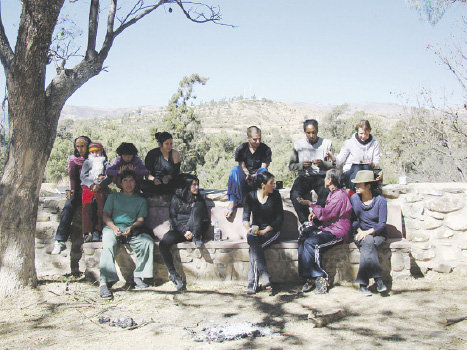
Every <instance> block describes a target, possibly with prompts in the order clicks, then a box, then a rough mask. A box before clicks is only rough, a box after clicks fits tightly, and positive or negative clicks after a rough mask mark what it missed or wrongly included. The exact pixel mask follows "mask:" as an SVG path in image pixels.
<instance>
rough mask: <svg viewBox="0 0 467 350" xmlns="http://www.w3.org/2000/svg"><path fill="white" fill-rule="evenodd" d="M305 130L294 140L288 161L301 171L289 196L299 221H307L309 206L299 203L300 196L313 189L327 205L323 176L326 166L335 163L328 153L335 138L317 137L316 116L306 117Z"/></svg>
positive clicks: (293, 169) (319, 202)
mask: <svg viewBox="0 0 467 350" xmlns="http://www.w3.org/2000/svg"><path fill="white" fill-rule="evenodd" d="M303 131H304V132H305V138H303V139H300V140H298V141H295V143H294V147H293V150H292V155H291V156H290V161H289V169H290V170H292V171H297V172H298V177H297V178H296V179H295V181H294V183H293V185H292V189H291V190H290V199H291V201H292V204H293V206H294V208H295V212H296V213H297V216H298V220H299V221H300V224H303V223H304V222H306V221H307V217H308V215H309V213H310V210H309V207H308V206H305V205H302V204H300V201H299V199H300V198H302V197H304V196H306V195H308V194H309V193H310V192H311V190H314V191H315V192H316V194H317V195H318V200H317V202H316V204H318V205H320V206H324V204H325V203H326V198H327V196H328V194H329V190H328V189H327V188H326V187H325V186H324V178H325V176H326V170H327V169H330V168H331V167H332V162H331V161H329V160H328V159H327V155H326V153H327V152H328V151H332V142H331V140H328V139H323V138H321V137H318V122H317V121H316V120H315V119H308V120H305V122H304V123H303Z"/></svg>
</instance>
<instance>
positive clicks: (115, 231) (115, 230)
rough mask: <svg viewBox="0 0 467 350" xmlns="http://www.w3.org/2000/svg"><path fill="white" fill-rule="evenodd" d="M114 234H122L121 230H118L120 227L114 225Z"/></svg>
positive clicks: (118, 235)
mask: <svg viewBox="0 0 467 350" xmlns="http://www.w3.org/2000/svg"><path fill="white" fill-rule="evenodd" d="M113 231H114V234H115V236H117V237H120V236H121V235H122V231H121V230H120V227H118V226H115V228H114V229H113Z"/></svg>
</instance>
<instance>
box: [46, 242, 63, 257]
mask: <svg viewBox="0 0 467 350" xmlns="http://www.w3.org/2000/svg"><path fill="white" fill-rule="evenodd" d="M65 249H66V244H65V242H60V241H55V243H54V248H53V249H52V251H51V252H50V254H52V255H58V254H60V253H61V252H62V250H65Z"/></svg>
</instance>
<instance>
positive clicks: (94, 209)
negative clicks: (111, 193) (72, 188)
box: [81, 185, 107, 235]
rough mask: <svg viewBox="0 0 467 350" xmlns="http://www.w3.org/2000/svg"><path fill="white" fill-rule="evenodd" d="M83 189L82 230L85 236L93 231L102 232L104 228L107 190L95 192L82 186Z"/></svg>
mask: <svg viewBox="0 0 467 350" xmlns="http://www.w3.org/2000/svg"><path fill="white" fill-rule="evenodd" d="M81 187H82V189H83V195H82V203H83V209H82V213H83V217H82V223H81V225H82V227H81V230H82V232H83V235H84V234H86V233H90V232H93V231H102V228H103V227H104V219H103V213H104V204H105V201H106V199H107V189H102V190H101V191H98V192H94V191H92V190H90V189H89V188H88V187H87V186H84V185H83V186H81Z"/></svg>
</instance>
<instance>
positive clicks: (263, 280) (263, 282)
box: [259, 271, 272, 289]
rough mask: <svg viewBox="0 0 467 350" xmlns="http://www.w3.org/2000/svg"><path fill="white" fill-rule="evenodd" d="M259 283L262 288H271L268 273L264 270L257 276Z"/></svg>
mask: <svg viewBox="0 0 467 350" xmlns="http://www.w3.org/2000/svg"><path fill="white" fill-rule="evenodd" d="M259 285H260V286H261V287H263V288H264V289H271V288H272V286H271V279H270V276H269V273H267V272H265V271H264V272H262V273H261V275H260V276H259Z"/></svg>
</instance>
